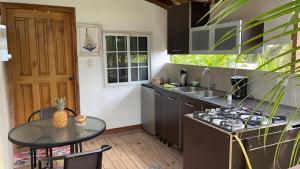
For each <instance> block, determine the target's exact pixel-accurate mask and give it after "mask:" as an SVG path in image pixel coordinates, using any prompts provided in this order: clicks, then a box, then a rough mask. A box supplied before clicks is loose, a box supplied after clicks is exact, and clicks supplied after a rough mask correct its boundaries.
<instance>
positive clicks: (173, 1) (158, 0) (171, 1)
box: [146, 0, 212, 9]
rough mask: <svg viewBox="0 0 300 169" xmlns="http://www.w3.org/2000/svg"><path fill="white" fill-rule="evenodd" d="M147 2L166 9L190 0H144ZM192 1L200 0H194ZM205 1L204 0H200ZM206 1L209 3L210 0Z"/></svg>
mask: <svg viewBox="0 0 300 169" xmlns="http://www.w3.org/2000/svg"><path fill="white" fill-rule="evenodd" d="M146 1H148V2H151V3H154V4H156V5H158V6H160V7H162V8H165V9H168V8H171V7H173V6H177V5H181V4H184V3H187V2H189V1H192V0H146ZM194 1H201V0H194ZM202 1H205V0H202ZM207 1H208V3H211V1H212V0H207Z"/></svg>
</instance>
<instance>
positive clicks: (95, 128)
mask: <svg viewBox="0 0 300 169" xmlns="http://www.w3.org/2000/svg"><path fill="white" fill-rule="evenodd" d="M105 130H106V123H105V122H104V121H103V120H101V119H98V118H95V117H89V116H88V117H87V118H86V124H84V125H78V124H76V122H75V120H74V118H73V117H69V120H68V125H67V126H66V127H65V128H62V129H57V128H54V127H53V126H52V119H46V120H36V121H32V122H29V123H25V124H22V125H20V126H17V127H15V128H13V129H12V130H11V131H10V132H9V133H8V139H9V140H10V141H11V142H12V143H14V144H16V145H19V146H23V147H30V148H51V147H59V146H65V145H72V144H76V143H81V142H84V141H87V140H90V139H93V138H95V137H97V136H99V135H101V134H102V133H103V132H104V131H105Z"/></svg>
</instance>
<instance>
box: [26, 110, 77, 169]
mask: <svg viewBox="0 0 300 169" xmlns="http://www.w3.org/2000/svg"><path fill="white" fill-rule="evenodd" d="M56 110H57V109H56V107H47V108H42V109H40V110H37V111H35V112H33V113H32V114H31V115H30V116H29V117H28V120H27V121H28V122H31V121H33V120H34V119H33V118H34V117H35V116H36V115H38V116H39V117H40V119H50V118H52V116H53V114H54V113H55V112H56ZM65 111H67V112H69V114H72V115H73V116H76V113H75V112H74V111H73V110H71V109H69V108H65ZM71 146H72V145H71ZM75 146H76V153H78V146H79V151H80V152H82V144H81V143H79V144H78V145H75ZM30 152H31V153H32V154H31V156H32V157H33V159H32V160H33V161H32V162H33V165H34V166H35V167H36V149H30ZM49 153H50V154H49ZM46 156H47V157H49V156H50V157H52V148H50V150H49V149H48V148H47V149H46Z"/></svg>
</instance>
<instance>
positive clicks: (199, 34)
mask: <svg viewBox="0 0 300 169" xmlns="http://www.w3.org/2000/svg"><path fill="white" fill-rule="evenodd" d="M190 36H191V37H190V40H191V42H190V52H191V53H207V52H208V50H209V48H210V46H211V45H210V43H211V41H210V39H211V31H210V30H208V29H207V28H206V27H197V28H192V29H191V33H190Z"/></svg>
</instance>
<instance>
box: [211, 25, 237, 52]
mask: <svg viewBox="0 0 300 169" xmlns="http://www.w3.org/2000/svg"><path fill="white" fill-rule="evenodd" d="M232 30H235V32H237V28H236V26H232V27H226V28H216V29H215V43H218V42H219V40H220V39H221V38H222V37H223V36H224V35H225V34H226V33H228V32H231V31H232ZM232 35H233V36H232V37H230V38H228V39H227V40H225V41H223V42H222V43H221V44H220V45H218V46H216V47H215V50H231V49H233V48H234V47H235V46H237V41H236V38H237V34H232Z"/></svg>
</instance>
